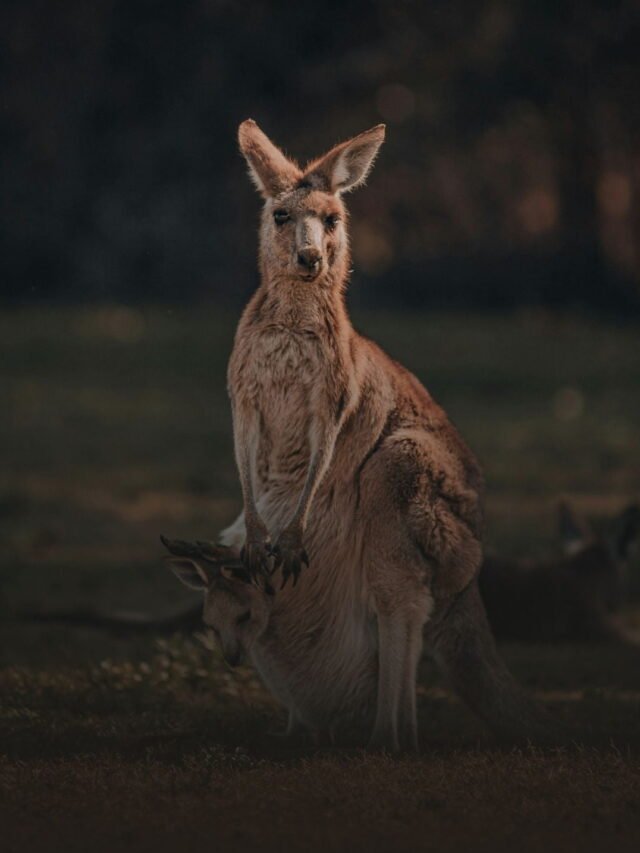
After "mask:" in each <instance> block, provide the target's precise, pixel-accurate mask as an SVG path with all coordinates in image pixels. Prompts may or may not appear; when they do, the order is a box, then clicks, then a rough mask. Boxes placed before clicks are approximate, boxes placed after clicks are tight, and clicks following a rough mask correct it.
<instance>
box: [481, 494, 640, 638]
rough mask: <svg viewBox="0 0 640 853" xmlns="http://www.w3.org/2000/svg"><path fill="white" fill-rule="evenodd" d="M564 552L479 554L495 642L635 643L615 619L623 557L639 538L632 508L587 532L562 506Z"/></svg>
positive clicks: (639, 518)
mask: <svg viewBox="0 0 640 853" xmlns="http://www.w3.org/2000/svg"><path fill="white" fill-rule="evenodd" d="M559 529H560V538H561V541H562V543H563V546H564V550H565V553H564V555H563V556H561V557H556V558H552V559H547V560H532V559H520V560H517V559H505V558H500V557H494V556H490V555H487V556H486V557H485V560H484V563H483V565H482V570H481V572H480V578H479V584H480V592H481V594H482V598H483V601H484V603H485V607H486V609H487V613H488V615H489V621H490V623H491V626H492V628H493V630H494V633H495V635H496V637H497V638H498V639H499V640H522V641H533V642H540V641H542V642H545V641H547V642H555V641H562V640H576V641H585V640H586V641H591V640H592V641H614V642H629V643H638V642H640V638H638V637H634V636H633V635H632V634H631V633H630V632H629V631H628V630H625V629H624V628H623V627H622V626H621V625H620V624H619V622H618V621H617V620H616V616H615V614H616V611H617V610H619V608H620V605H621V604H622V602H623V598H624V593H625V591H626V590H625V586H626V579H627V577H626V576H627V568H628V562H629V558H630V557H631V555H632V554H633V552H634V550H635V549H636V547H637V544H638V540H639V539H640V509H639V508H638V507H637V506H635V505H630V506H628V507H626V509H624V510H623V511H622V512H621V513H620V514H619V515H617V516H615V517H614V518H610V519H607V521H606V523H605V524H604V526H603V529H602V531H600V532H599V533H597V534H596V533H595V532H594V531H593V530H592V529H591V527H590V526H589V525H588V524H587V523H586V521H584V520H583V519H579V518H578V516H577V515H576V514H575V513H574V512H573V511H572V509H571V508H570V507H569V506H568V505H567V504H566V503H562V504H561V505H560V510H559Z"/></svg>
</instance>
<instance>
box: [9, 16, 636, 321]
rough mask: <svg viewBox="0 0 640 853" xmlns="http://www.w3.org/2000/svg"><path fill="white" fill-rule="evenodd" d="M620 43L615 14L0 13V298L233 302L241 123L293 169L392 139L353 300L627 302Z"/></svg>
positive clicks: (242, 240) (360, 243) (242, 191)
mask: <svg viewBox="0 0 640 853" xmlns="http://www.w3.org/2000/svg"><path fill="white" fill-rule="evenodd" d="M639 24H640V3H639V2H637V0H618V2H604V0H566V1H565V2H563V0H428V2H409V0H377V2H364V0H343V2H341V3H337V2H331V0H325V2H323V3H319V2H311V0H297V2H288V3H282V2H280V3H278V2H259V1H258V0H244V2H232V0H165V2H162V0H153V2H152V0H90V2H87V0H66V2H64V3H56V2H51V0H49V2H47V0H4V2H3V4H2V6H1V9H0V44H1V47H2V51H1V57H0V94H1V98H0V103H1V105H2V108H1V109H2V113H1V119H0V152H1V158H0V169H1V181H2V193H1V196H0V241H1V244H0V265H1V269H0V274H1V281H2V293H3V295H4V299H5V300H6V301H23V300H31V299H40V298H47V299H64V300H118V301H134V300H154V301H156V300H157V301H170V302H175V301H179V300H185V301H186V300H191V299H197V298H214V299H219V300H223V301H230V302H234V303H235V302H237V301H238V300H240V299H244V298H245V297H246V294H247V292H248V291H249V290H251V288H252V287H253V286H254V285H255V280H256V273H255V245H256V244H255V226H256V224H257V209H258V202H257V201H256V200H254V199H253V198H252V193H253V190H252V189H251V187H250V186H249V182H248V180H247V179H246V177H245V175H244V166H243V164H242V162H241V160H240V157H239V156H238V154H237V148H236V141H235V134H236V127H237V124H238V122H239V121H240V120H242V119H244V118H246V117H249V116H251V117H253V118H255V119H256V120H257V121H258V122H259V123H260V124H261V126H262V127H263V128H264V129H265V130H266V131H267V133H269V134H270V135H271V136H272V138H274V140H275V141H277V142H279V143H281V144H283V145H284V146H285V147H286V149H287V150H289V151H290V152H291V153H292V154H294V155H295V156H296V157H298V158H300V159H302V160H304V159H305V158H307V157H311V156H314V155H316V154H318V153H320V151H322V150H324V149H326V148H328V147H329V146H330V145H332V144H333V143H334V142H336V141H338V140H340V139H342V138H345V137H347V136H349V135H350V134H353V133H356V132H358V131H360V130H363V129H365V128H367V127H369V126H371V125H373V124H376V123H378V122H380V121H385V122H386V123H387V124H388V126H389V127H388V131H389V132H388V142H387V144H386V145H385V148H384V150H383V154H382V156H381V158H380V162H379V164H378V167H377V169H376V171H375V172H374V174H373V176H372V177H371V179H370V185H369V187H368V188H367V189H366V190H365V191H362V192H360V193H358V194H356V195H354V197H353V198H352V199H351V200H350V205H351V208H352V210H353V212H354V217H353V245H354V261H355V270H356V272H355V274H354V279H355V285H356V288H355V290H356V297H355V298H356V299H358V298H360V297H359V296H358V294H361V298H362V300H363V301H366V302H367V304H371V303H373V302H378V303H384V304H390V303H392V302H393V301H394V300H395V301H396V302H398V303H400V304H403V305H421V304H432V305H434V304H435V305H448V306H451V305H460V306H465V307H469V306H471V307H474V306H475V307H478V306H492V307H495V306H510V305H515V304H551V305H567V304H568V305H571V304H574V303H580V304H586V305H591V306H594V307H596V308H597V309H612V310H616V309H617V310H625V311H628V310H630V309H631V308H633V307H636V308H637V306H638V302H639V298H638V294H639V292H640V248H639V240H638V237H639V236H640V210H639V187H640V99H639V98H638V88H639V85H640V58H639V57H640V39H639V36H640V26H639Z"/></svg>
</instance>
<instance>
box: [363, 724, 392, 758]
mask: <svg viewBox="0 0 640 853" xmlns="http://www.w3.org/2000/svg"><path fill="white" fill-rule="evenodd" d="M367 750H368V751H369V752H390V753H396V752H400V742H399V740H398V734H397V732H396V731H395V730H394V729H393V728H388V729H381V728H378V727H377V726H376V728H374V730H373V734H372V735H371V737H370V738H369V743H368V744H367Z"/></svg>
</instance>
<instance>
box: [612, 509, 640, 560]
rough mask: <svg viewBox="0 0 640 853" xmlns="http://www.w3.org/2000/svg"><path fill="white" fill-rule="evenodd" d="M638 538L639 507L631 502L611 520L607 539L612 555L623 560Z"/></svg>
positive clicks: (639, 525)
mask: <svg viewBox="0 0 640 853" xmlns="http://www.w3.org/2000/svg"><path fill="white" fill-rule="evenodd" d="M639 540H640V507H638V506H637V505H636V504H631V505H630V506H628V507H627V508H626V509H625V510H623V511H622V512H621V513H620V515H618V516H616V518H614V519H613V521H612V522H611V530H610V535H609V541H610V545H611V549H612V551H613V554H614V557H616V559H619V560H624V559H626V558H627V557H629V556H630V554H631V552H632V551H633V550H634V549H635V548H636V546H637V545H638V541H639Z"/></svg>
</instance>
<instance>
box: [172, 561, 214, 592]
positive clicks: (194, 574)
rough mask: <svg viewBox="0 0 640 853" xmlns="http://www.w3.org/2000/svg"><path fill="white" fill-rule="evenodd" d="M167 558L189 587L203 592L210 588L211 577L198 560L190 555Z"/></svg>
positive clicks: (176, 574) (174, 571)
mask: <svg viewBox="0 0 640 853" xmlns="http://www.w3.org/2000/svg"><path fill="white" fill-rule="evenodd" d="M165 560H166V562H167V563H168V564H169V566H170V567H171V571H172V572H173V573H174V575H175V576H176V577H177V578H178V580H179V581H181V582H182V583H183V584H184V585H185V586H188V587H189V589H197V590H199V591H200V592H203V591H204V590H207V589H208V588H209V586H210V584H211V578H210V577H209V575H208V574H207V572H206V570H205V569H204V568H203V567H202V566H201V565H200V563H198V562H197V561H196V560H192V559H190V558H189V557H165Z"/></svg>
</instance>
